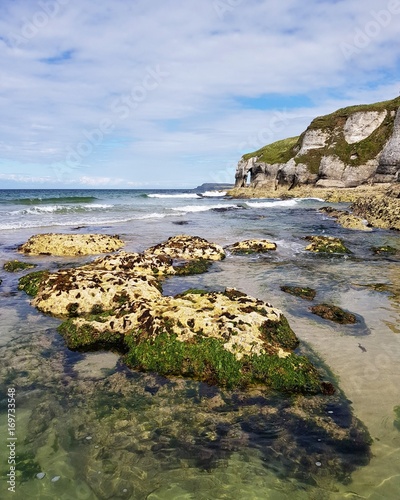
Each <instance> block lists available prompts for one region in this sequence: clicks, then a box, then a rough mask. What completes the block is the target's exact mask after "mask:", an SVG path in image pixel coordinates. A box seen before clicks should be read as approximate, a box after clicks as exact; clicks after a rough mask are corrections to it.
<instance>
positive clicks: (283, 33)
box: [0, 0, 400, 186]
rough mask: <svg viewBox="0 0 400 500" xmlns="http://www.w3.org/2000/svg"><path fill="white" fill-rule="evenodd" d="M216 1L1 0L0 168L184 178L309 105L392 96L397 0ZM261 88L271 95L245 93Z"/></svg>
mask: <svg viewBox="0 0 400 500" xmlns="http://www.w3.org/2000/svg"><path fill="white" fill-rule="evenodd" d="M225 4H226V5H227V6H228V7H229V8H227V9H226V12H224V13H223V15H221V16H219V15H218V12H217V10H216V9H215V5H216V1H215V0H205V1H203V2H198V1H194V0H188V1H186V2H178V0H163V1H161V0H154V1H153V2H151V3H150V2H145V1H144V0H137V1H135V2H126V1H123V0H116V1H114V2H112V3H110V2H106V1H100V0H97V1H95V0H82V1H81V2H79V3H78V2H74V1H72V0H45V1H43V2H39V3H31V2H26V0H14V1H13V2H12V3H11V2H7V3H5V4H4V3H2V5H1V7H0V18H1V21H0V36H1V39H0V46H1V49H2V50H1V52H0V57H1V59H0V61H1V65H2V68H7V69H6V71H4V72H3V76H2V77H1V78H0V104H1V106H2V110H3V112H2V120H1V122H0V137H1V141H0V158H2V159H3V161H2V162H1V164H0V171H1V172H3V174H4V175H12V174H14V173H15V169H17V170H18V171H19V172H22V174H21V175H26V176H27V177H29V176H32V178H35V177H38V178H39V179H49V182H54V183H56V184H62V183H65V184H68V185H71V183H72V182H76V183H77V185H82V184H85V182H86V181H85V179H90V178H95V177H96V178H97V179H104V180H103V181H100V180H97V181H93V184H92V185H94V186H96V185H102V184H101V182H104V184H103V185H111V184H112V183H113V182H114V184H113V185H118V183H116V180H115V179H114V180H113V179H110V171H112V172H113V174H115V176H116V178H117V179H118V182H119V181H120V180H121V182H123V183H125V185H128V184H126V183H127V182H132V183H133V185H137V184H136V183H138V182H139V183H140V182H142V183H146V182H148V183H154V185H156V183H160V184H163V183H164V184H165V185H166V184H167V183H170V185H171V186H172V185H178V183H179V184H180V185H181V184H182V183H184V184H185V183H186V184H187V185H188V186H190V185H193V184H197V183H199V182H201V181H202V179H204V180H208V179H209V178H210V177H212V176H214V177H215V176H216V174H215V172H220V171H221V170H222V171H225V170H226V169H227V168H228V170H229V169H232V168H233V165H234V163H235V162H236V161H237V160H238V159H239V157H240V155H241V154H242V152H243V150H245V149H247V150H251V149H252V148H253V146H255V145H256V144H257V147H260V146H262V145H263V144H261V143H260V141H262V140H263V139H264V138H265V139H269V138H271V140H276V139H279V138H281V137H284V136H288V135H296V134H298V133H300V132H301V131H302V130H303V129H304V128H305V127H306V126H307V124H308V122H309V121H310V120H311V119H312V117H313V116H316V115H318V114H322V113H325V112H330V111H333V110H334V109H336V108H338V107H341V106H343V105H347V104H355V103H358V102H373V101H376V100H384V99H389V98H393V97H395V96H396V95H398V92H399V89H398V80H399V72H398V71H399V62H400V61H399V59H400V58H399V55H400V54H399V48H398V43H397V39H398V29H397V26H398V21H399V19H400V8H399V9H398V11H399V12H398V13H390V12H389V14H390V16H389V17H390V18H389V17H388V16H387V15H386V17H385V14H384V13H383V14H382V11H388V9H389V6H393V5H396V0H388V2H381V1H378V0H365V1H364V2H359V1H358V0H346V1H337V0H336V1H334V0H331V1H328V0H326V1H323V0H311V1H309V2H301V1H300V0H287V1H285V2H276V1H274V0H269V1H261V0H260V1H258V0H243V1H242V2H229V1H227V0H226V2H225ZM397 4H398V5H400V2H397ZM43 5H46V6H47V7H46V8H47V10H48V12H53V14H51V15H50V14H47V21H46V17H45V15H46V12H45V9H44V8H43V7H41V6H43ZM235 5H237V6H236V7H235ZM52 9H53V10H52ZM40 12H41V13H42V14H41V16H42V27H40V28H38V27H37V26H35V20H36V21H37V20H38V19H40V15H39V14H40ZM38 13H39V14H38ZM38 16H39V17H38ZM385 19H386V20H385ZM44 21H46V22H44ZM371 23H375V25H374V24H371ZM36 24H37V22H36ZM384 24H385V26H384ZM374 27H375V31H374ZM29 28H30V29H31V33H34V35H33V36H31V37H30V38H26V36H25V35H27V33H29ZM35 28H36V32H35ZM360 33H361V34H362V33H364V35H365V36H366V37H367V39H366V40H364V46H363V47H358V46H357V45H354V44H355V43H356V41H357V40H356V41H355V37H357V35H359V36H360ZM23 36H25V39H24V38H22V41H21V37H23ZM18 39H19V44H16V42H15V41H16V40H18ZM344 43H345V44H347V45H352V44H353V46H354V47H355V50H354V51H353V53H351V54H350V55H349V54H348V53H346V51H344V50H343V44H344ZM347 45H346V46H347ZM388 47H390V50H388ZM382 75H384V78H382ZM268 94H275V95H276V96H277V97H276V99H275V104H274V102H272V101H271V103H270V104H269V105H267V104H266V103H264V105H263V106H262V105H261V104H262V103H261V101H260V102H259V103H258V104H257V101H254V105H253V107H251V106H250V105H248V104H247V105H246V104H245V103H244V100H243V99H246V98H254V99H256V98H258V97H260V96H263V95H268ZM290 96H300V97H299V104H298V105H297V106H296V107H292V106H293V103H294V102H295V99H293V100H292V101H293V102H292V105H290V106H287V105H285V102H286V101H285V98H287V97H290ZM301 96H308V97H309V102H308V104H304V103H303V102H301V99H302V97H301ZM263 107H264V108H265V109H263ZM277 112H280V113H282V112H283V113H287V114H288V117H289V118H288V121H287V123H285V126H284V127H280V126H279V124H278V125H277V124H276V120H275V121H274V116H275V115H276V113H277ZM105 123H107V127H106V126H105V125H104V124H105ZM98 130H100V132H101V133H102V137H100V135H99V133H97V135H96V131H98ZM96 138H97V139H96ZM71 151H73V152H75V153H76V154H75V156H76V158H72V157H73V154H72V153H71ZM68 154H69V156H68ZM227 165H230V166H229V167H227ZM83 172H85V174H84V175H83ZM91 172H96V175H95V176H94V175H92V174H91ZM77 174H80V175H77ZM218 175H219V174H218ZM79 178H80V179H81V181H80V180H79ZM82 179H83V180H82ZM106 179H109V180H108V181H107V180H106ZM232 180H233V178H232ZM38 182H45V181H38ZM107 182H108V183H109V184H107Z"/></svg>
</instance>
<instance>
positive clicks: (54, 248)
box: [18, 233, 124, 255]
mask: <svg viewBox="0 0 400 500" xmlns="http://www.w3.org/2000/svg"><path fill="white" fill-rule="evenodd" d="M123 246H124V242H123V241H122V240H121V239H120V238H119V236H117V235H115V236H108V235H106V234H57V233H47V234H36V235H34V236H31V237H30V238H29V240H28V241H27V242H26V243H24V244H23V245H20V246H19V247H18V251H19V252H22V253H27V254H31V255H96V254H99V253H108V252H115V251H116V250H119V249H120V248H122V247H123Z"/></svg>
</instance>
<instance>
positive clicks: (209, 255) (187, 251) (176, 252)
mask: <svg viewBox="0 0 400 500" xmlns="http://www.w3.org/2000/svg"><path fill="white" fill-rule="evenodd" d="M145 253H146V254H152V255H169V256H170V257H172V258H175V259H184V260H192V259H195V260H198V259H204V260H222V259H224V258H225V251H224V249H223V248H222V247H221V246H220V245H217V244H216V243H210V242H209V241H207V240H205V239H204V238H199V237H198V236H187V235H184V234H181V235H177V236H172V237H171V238H168V240H167V241H165V242H163V243H160V244H158V245H155V246H153V247H150V248H148V249H147V250H146V251H145Z"/></svg>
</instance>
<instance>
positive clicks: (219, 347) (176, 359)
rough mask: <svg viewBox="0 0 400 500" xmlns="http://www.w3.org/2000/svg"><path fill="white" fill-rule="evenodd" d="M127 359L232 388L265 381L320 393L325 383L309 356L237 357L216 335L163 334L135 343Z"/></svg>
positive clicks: (150, 368) (139, 366) (280, 387)
mask: <svg viewBox="0 0 400 500" xmlns="http://www.w3.org/2000/svg"><path fill="white" fill-rule="evenodd" d="M130 339H132V337H130ZM125 362H126V363H127V364H128V366H131V367H132V368H136V369H139V370H144V371H153V372H157V373H159V374H161V375H180V376H185V377H189V378H194V379H196V380H200V381H203V382H206V383H208V384H212V385H220V386H223V387H228V388H234V387H247V386H248V385H249V384H263V385H266V386H268V387H270V388H272V389H276V390H281V391H287V392H305V393H317V392H319V391H320V384H321V380H320V375H319V373H318V372H317V370H316V369H315V368H314V366H313V365H312V364H311V363H310V361H309V360H308V359H307V358H304V357H302V356H297V355H295V354H289V355H288V356H287V357H284V358H282V357H280V356H278V355H268V354H261V355H251V356H245V357H243V358H241V359H237V357H236V356H235V355H234V354H232V353H231V352H229V351H227V350H226V349H225V348H224V346H223V342H222V341H220V340H217V339H213V338H203V337H200V338H198V339H197V340H196V341H195V342H181V341H179V340H177V338H176V336H173V335H168V334H161V335H158V336H157V337H155V338H154V339H153V340H146V341H143V342H139V343H136V342H131V345H130V349H129V352H128V354H127V355H126V356H125Z"/></svg>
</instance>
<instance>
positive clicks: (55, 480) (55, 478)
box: [51, 476, 61, 483]
mask: <svg viewBox="0 0 400 500" xmlns="http://www.w3.org/2000/svg"><path fill="white" fill-rule="evenodd" d="M59 479H61V476H54V477H53V479H52V480H51V482H52V483H56V482H57V481H58V480H59Z"/></svg>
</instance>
